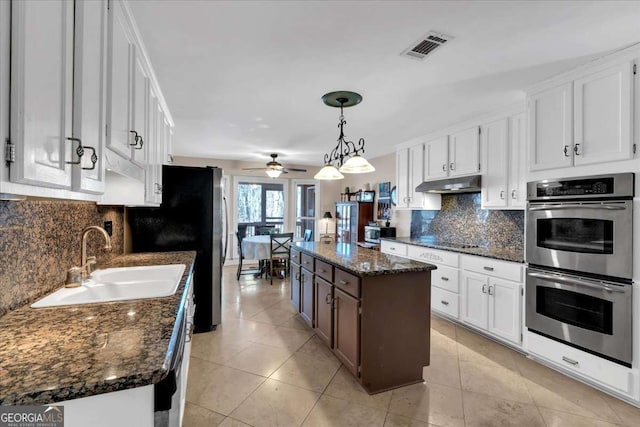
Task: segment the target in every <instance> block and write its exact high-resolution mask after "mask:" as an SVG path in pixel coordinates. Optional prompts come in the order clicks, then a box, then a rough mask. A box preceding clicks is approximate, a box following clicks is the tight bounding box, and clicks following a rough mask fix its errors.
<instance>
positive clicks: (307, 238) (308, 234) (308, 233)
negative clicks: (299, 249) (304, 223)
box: [304, 228, 313, 242]
mask: <svg viewBox="0 0 640 427" xmlns="http://www.w3.org/2000/svg"><path fill="white" fill-rule="evenodd" d="M312 238H313V231H312V230H310V229H308V228H307V229H306V230H304V241H305V242H310V241H311V239H312Z"/></svg>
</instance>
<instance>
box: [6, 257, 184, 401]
mask: <svg viewBox="0 0 640 427" xmlns="http://www.w3.org/2000/svg"><path fill="white" fill-rule="evenodd" d="M194 259H195V252H160V253H145V254H130V255H123V256H119V257H116V258H114V259H113V260H111V261H110V262H108V263H107V264H104V265H100V266H99V267H100V268H109V267H131V266H142V265H162V264H185V265H186V266H187V268H186V269H185V272H184V274H183V275H182V280H181V282H180V285H179V286H178V290H177V291H176V293H175V294H174V295H172V296H169V297H164V298H149V299H144V300H131V301H120V302H110V303H102V304H82V305H73V306H63V307H50V308H37V309H33V308H31V307H30V306H29V305H25V306H23V307H21V308H18V309H16V310H14V311H11V312H9V313H7V314H6V315H5V316H3V317H1V318H0V342H2V346H1V347H0V404H2V405H38V404H46V403H53V402H59V401H62V400H70V399H76V398H80V397H87V396H92V395H96V394H101V393H107V392H112V391H118V390H124V389H129V388H133V387H140V386H145V385H149V384H154V383H157V382H159V381H160V380H162V379H163V378H164V377H165V376H166V375H167V372H168V366H169V363H170V361H171V358H172V355H173V350H174V349H173V346H174V343H175V341H176V335H177V332H178V327H177V326H179V324H178V325H177V322H176V319H178V318H181V316H182V315H183V310H182V307H183V305H184V301H185V300H186V295H187V289H188V286H191V282H192V281H191V280H190V278H191V272H192V268H193V261H194Z"/></svg>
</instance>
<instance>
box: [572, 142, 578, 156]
mask: <svg viewBox="0 0 640 427" xmlns="http://www.w3.org/2000/svg"><path fill="white" fill-rule="evenodd" d="M579 147H580V144H574V145H573V152H574V153H576V156H579V155H580V153H579V152H578V151H579V150H580V148H579Z"/></svg>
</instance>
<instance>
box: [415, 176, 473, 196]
mask: <svg viewBox="0 0 640 427" xmlns="http://www.w3.org/2000/svg"><path fill="white" fill-rule="evenodd" d="M480 190H481V188H480V175H471V176H461V177H458V178H448V179H438V180H435V181H425V182H423V183H422V184H420V185H418V186H417V187H416V191H417V192H420V193H440V194H455V193H479V192H480Z"/></svg>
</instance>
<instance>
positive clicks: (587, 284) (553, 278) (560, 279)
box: [527, 272, 626, 293]
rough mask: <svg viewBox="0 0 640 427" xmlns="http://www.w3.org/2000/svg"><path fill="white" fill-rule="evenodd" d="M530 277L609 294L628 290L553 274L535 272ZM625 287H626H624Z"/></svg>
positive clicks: (529, 274) (530, 273)
mask: <svg viewBox="0 0 640 427" xmlns="http://www.w3.org/2000/svg"><path fill="white" fill-rule="evenodd" d="M527 275H528V276H531V277H535V278H536V279H542V280H548V281H550V282H562V283H568V284H571V285H577V286H584V287H585V288H591V289H597V290H600V291H607V292H617V293H625V292H626V290H625V289H616V288H612V287H610V286H609V285H596V284H594V283H591V282H587V281H586V280H580V279H572V278H569V277H560V276H554V275H551V274H544V273H534V272H529V273H527ZM611 286H616V287H617V286H620V285H611ZM622 286H624V285H622Z"/></svg>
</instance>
